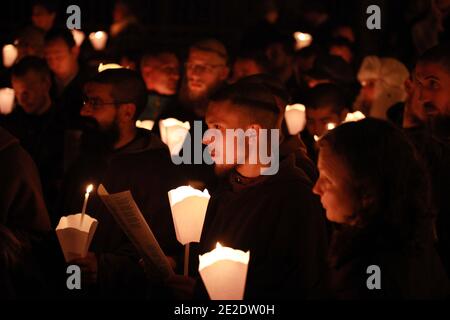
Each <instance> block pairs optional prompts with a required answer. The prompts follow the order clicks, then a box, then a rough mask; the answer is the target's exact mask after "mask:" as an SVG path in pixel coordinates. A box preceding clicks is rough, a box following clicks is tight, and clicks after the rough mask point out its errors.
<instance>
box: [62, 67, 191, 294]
mask: <svg viewBox="0 0 450 320" xmlns="http://www.w3.org/2000/svg"><path fill="white" fill-rule="evenodd" d="M84 93H85V99H84V100H85V101H84V105H83V108H82V109H81V116H82V117H83V120H84V124H85V125H84V130H83V137H82V145H83V148H82V153H81V154H80V157H79V158H78V160H77V161H76V162H75V165H74V167H72V169H71V170H70V171H69V174H68V177H67V180H66V181H65V188H64V191H65V192H64V193H63V194H64V196H65V199H63V202H64V204H65V206H64V209H63V210H62V211H61V213H62V214H64V215H67V214H69V213H75V212H79V210H80V199H82V197H83V192H84V190H85V188H86V186H87V185H89V184H93V185H94V186H96V187H98V186H99V185H100V183H102V184H103V185H104V186H105V188H106V189H107V190H108V191H109V192H110V193H116V192H120V191H126V190H130V191H131V194H132V195H133V198H134V199H135V201H136V203H137V205H138V206H139V208H140V210H141V212H142V214H143V215H144V218H145V219H146V220H147V222H148V224H149V225H150V228H151V229H152V231H153V233H154V234H155V236H156V238H157V239H158V241H159V243H160V245H161V247H162V249H163V251H164V252H165V254H166V255H167V256H177V254H178V249H179V245H178V242H177V241H176V237H175V231H174V227H173V222H172V216H171V212H170V206H169V203H168V198H167V192H168V191H169V190H171V189H173V188H176V187H178V186H180V185H182V184H183V182H182V181H179V178H178V177H179V175H178V172H177V167H175V166H174V165H173V164H172V162H171V159H170V155H169V151H168V149H167V147H166V146H165V145H164V144H163V143H162V142H161V140H160V139H159V138H158V137H156V136H155V135H154V134H152V133H151V132H149V131H148V130H144V129H138V128H136V126H135V122H136V119H137V115H138V114H140V112H141V111H142V109H143V108H144V106H145V103H146V98H147V90H146V87H145V83H144V82H143V80H142V79H141V77H140V76H139V74H137V73H136V72H134V71H131V70H128V69H109V70H105V71H103V72H101V73H99V74H97V75H96V76H95V77H94V78H93V79H92V80H90V81H89V82H88V83H87V84H86V85H85V88H84ZM86 212H87V213H88V214H89V215H90V216H92V217H94V218H96V219H97V220H98V227H97V230H96V233H95V236H94V238H93V242H92V244H91V247H90V250H91V251H92V252H89V254H88V256H87V257H86V258H83V259H78V260H76V261H72V262H71V263H73V264H77V265H79V266H80V267H81V269H82V275H83V280H84V281H85V283H84V287H83V284H82V288H88V289H87V290H88V292H89V293H92V292H91V291H89V290H90V289H92V290H95V292H96V294H98V295H99V296H101V297H142V296H143V295H144V294H145V289H146V282H145V281H144V278H145V276H144V273H143V270H142V269H141V268H140V266H139V263H138V261H139V258H140V257H139V256H138V255H137V253H136V251H135V249H134V247H133V246H132V245H131V243H130V241H129V240H128V239H127V237H126V236H125V235H124V234H123V232H122V230H121V229H120V227H119V226H118V225H117V224H116V222H115V221H114V219H113V217H112V215H111V214H110V213H109V212H108V211H107V209H106V208H105V207H104V205H103V204H102V202H101V200H100V199H99V198H98V196H97V194H96V192H93V193H92V194H91V198H90V199H89V204H88V206H87V209H86ZM171 261H172V263H173V265H174V264H175V260H174V259H172V260H171ZM155 280H158V279H155Z"/></svg>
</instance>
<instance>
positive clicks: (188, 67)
mask: <svg viewBox="0 0 450 320" xmlns="http://www.w3.org/2000/svg"><path fill="white" fill-rule="evenodd" d="M229 72H230V70H229V67H228V53H227V50H226V48H225V46H224V45H223V44H222V43H221V42H219V41H217V40H215V39H206V40H202V41H199V42H197V43H195V44H193V45H192V46H191V47H190V48H189V55H188V58H187V61H186V63H185V74H184V77H183V80H182V83H181V88H180V93H179V101H180V104H181V106H180V107H181V108H180V109H182V111H183V113H184V118H185V119H179V120H193V119H203V118H204V116H205V112H206V108H207V105H208V100H209V97H210V96H211V94H212V93H214V92H215V91H216V90H217V89H218V88H219V87H220V86H222V85H223V84H224V82H225V80H226V79H227V78H228V74H229ZM179 111H181V110H179Z"/></svg>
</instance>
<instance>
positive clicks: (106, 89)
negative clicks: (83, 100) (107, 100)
mask: <svg viewBox="0 0 450 320" xmlns="http://www.w3.org/2000/svg"><path fill="white" fill-rule="evenodd" d="M84 92H85V94H87V95H89V96H105V95H110V94H111V92H112V85H111V84H107V83H98V82H88V83H86V84H85V85H84Z"/></svg>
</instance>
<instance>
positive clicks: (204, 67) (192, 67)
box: [184, 62, 225, 73]
mask: <svg viewBox="0 0 450 320" xmlns="http://www.w3.org/2000/svg"><path fill="white" fill-rule="evenodd" d="M184 66H185V67H186V70H189V71H197V72H199V73H204V72H208V73H210V72H213V71H214V69H216V68H221V67H225V65H224V64H196V63H189V62H186V63H185V64H184Z"/></svg>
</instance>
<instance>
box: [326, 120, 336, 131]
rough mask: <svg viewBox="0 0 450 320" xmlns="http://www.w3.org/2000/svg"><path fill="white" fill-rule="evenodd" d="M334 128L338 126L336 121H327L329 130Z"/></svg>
mask: <svg viewBox="0 0 450 320" xmlns="http://www.w3.org/2000/svg"><path fill="white" fill-rule="evenodd" d="M334 128H336V124H335V123H332V122H330V123H327V130H333V129H334Z"/></svg>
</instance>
